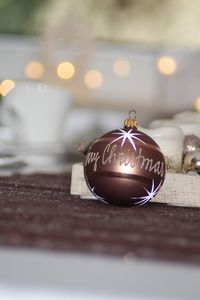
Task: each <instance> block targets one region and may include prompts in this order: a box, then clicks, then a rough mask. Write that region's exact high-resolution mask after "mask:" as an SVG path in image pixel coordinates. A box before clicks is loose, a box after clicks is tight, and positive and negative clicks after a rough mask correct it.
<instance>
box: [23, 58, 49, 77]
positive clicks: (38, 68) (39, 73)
mask: <svg viewBox="0 0 200 300" xmlns="http://www.w3.org/2000/svg"><path fill="white" fill-rule="evenodd" d="M25 75H26V77H28V78H30V79H33V80H37V79H40V78H42V77H43V75H44V65H43V64H42V63H40V62H39V61H31V62H29V63H28V64H27V65H26V66H25Z"/></svg>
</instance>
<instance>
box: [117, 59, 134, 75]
mask: <svg viewBox="0 0 200 300" xmlns="http://www.w3.org/2000/svg"><path fill="white" fill-rule="evenodd" d="M130 70H131V66H130V63H129V61H128V60H126V59H116V60H115V61H114V63H113V72H114V74H115V75H116V76H118V77H126V76H128V75H129V73H130Z"/></svg>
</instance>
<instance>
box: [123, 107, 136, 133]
mask: <svg viewBox="0 0 200 300" xmlns="http://www.w3.org/2000/svg"><path fill="white" fill-rule="evenodd" d="M124 127H127V128H136V129H137V128H138V123H137V119H136V111H135V110H134V109H131V110H130V111H129V119H126V120H125V121H124Z"/></svg>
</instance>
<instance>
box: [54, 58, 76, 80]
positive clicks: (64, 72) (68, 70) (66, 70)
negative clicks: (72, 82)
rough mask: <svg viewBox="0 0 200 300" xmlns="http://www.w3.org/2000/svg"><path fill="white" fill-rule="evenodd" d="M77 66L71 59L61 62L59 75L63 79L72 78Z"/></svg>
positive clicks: (58, 70)
mask: <svg viewBox="0 0 200 300" xmlns="http://www.w3.org/2000/svg"><path fill="white" fill-rule="evenodd" d="M74 73H75V67H74V65H73V64H72V63H71V62H69V61H64V62H62V63H60V64H59V65H58V67H57V75H58V77H59V78H61V79H70V78H72V77H73V76H74Z"/></svg>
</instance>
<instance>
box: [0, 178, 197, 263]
mask: <svg viewBox="0 0 200 300" xmlns="http://www.w3.org/2000/svg"><path fill="white" fill-rule="evenodd" d="M69 188H70V176H69V175H68V176H66V175H63V174H61V175H44V174H35V175H30V176H27V175H26V176H25V175H23V176H20V175H15V176H12V177H0V245H1V246H18V247H30V248H44V249H56V250H64V251H71V252H86V253H98V254H111V255H120V256H122V257H123V256H124V258H125V259H128V258H129V257H131V258H133V257H139V258H151V259H152V258H153V259H163V260H173V261H179V262H186V263H187V262H190V263H198V264H200V209H196V208H183V207H169V206H167V205H159V204H149V205H147V206H143V207H131V208H120V207H112V206H109V205H105V204H103V203H100V202H98V201H91V200H90V201H89V200H79V198H78V197H73V196H70V194H69ZM191 197H192V195H191Z"/></svg>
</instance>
